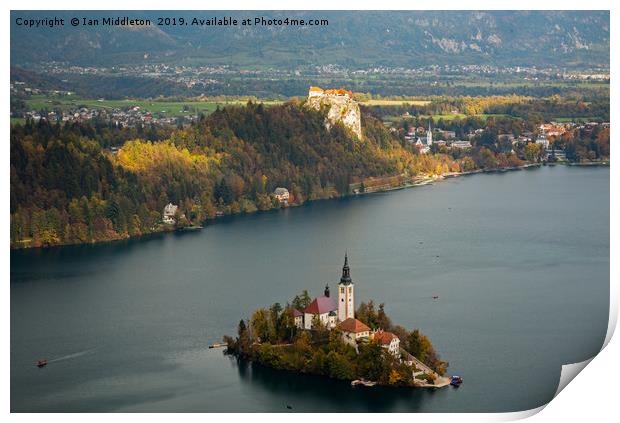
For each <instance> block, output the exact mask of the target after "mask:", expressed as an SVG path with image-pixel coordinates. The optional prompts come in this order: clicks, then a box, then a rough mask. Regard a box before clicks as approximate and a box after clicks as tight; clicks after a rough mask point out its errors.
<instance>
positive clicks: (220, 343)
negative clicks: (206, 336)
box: [209, 342, 228, 348]
mask: <svg viewBox="0 0 620 423" xmlns="http://www.w3.org/2000/svg"><path fill="white" fill-rule="evenodd" d="M226 346H228V344H226V343H225V342H216V343H214V344H211V345H209V348H224V347H226Z"/></svg>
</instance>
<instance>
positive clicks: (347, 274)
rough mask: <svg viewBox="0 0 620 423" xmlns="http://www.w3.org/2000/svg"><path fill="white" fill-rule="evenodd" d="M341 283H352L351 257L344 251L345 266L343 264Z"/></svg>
mask: <svg viewBox="0 0 620 423" xmlns="http://www.w3.org/2000/svg"><path fill="white" fill-rule="evenodd" d="M340 283H341V284H344V285H349V284H350V283H351V269H349V257H348V256H347V253H344V266H342V277H341V278H340Z"/></svg>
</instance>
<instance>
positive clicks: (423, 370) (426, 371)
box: [400, 348, 450, 388]
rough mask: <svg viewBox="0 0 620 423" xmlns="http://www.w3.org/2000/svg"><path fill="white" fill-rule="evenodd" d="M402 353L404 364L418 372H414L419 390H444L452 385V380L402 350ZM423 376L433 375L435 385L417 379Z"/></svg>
mask: <svg viewBox="0 0 620 423" xmlns="http://www.w3.org/2000/svg"><path fill="white" fill-rule="evenodd" d="M400 353H401V356H402V358H403V361H404V362H406V363H407V364H408V365H410V366H412V367H414V368H416V369H417V370H418V371H417V372H416V371H414V372H413V383H414V385H415V386H417V387H419V388H444V387H446V386H449V385H450V378H448V377H444V376H441V375H440V374H438V373H437V372H436V371H434V370H433V369H431V368H430V367H428V366H427V365H426V364H424V363H422V362H421V361H420V360H418V359H417V358H416V357H414V356H413V355H411V354H409V353H408V352H407V351H405V350H404V349H402V348H401V349H400ZM421 375H432V376H433V377H434V378H435V381H434V382H435V383H428V382H427V381H426V380H425V379H417V378H416V377H417V376H421Z"/></svg>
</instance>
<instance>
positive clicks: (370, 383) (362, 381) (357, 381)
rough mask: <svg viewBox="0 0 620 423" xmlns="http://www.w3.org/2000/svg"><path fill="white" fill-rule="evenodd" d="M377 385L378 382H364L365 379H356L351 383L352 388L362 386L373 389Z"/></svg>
mask: <svg viewBox="0 0 620 423" xmlns="http://www.w3.org/2000/svg"><path fill="white" fill-rule="evenodd" d="M376 384H377V382H372V381H370V380H364V379H355V380H353V381H351V386H357V385H362V386H367V387H372V386H375V385H376Z"/></svg>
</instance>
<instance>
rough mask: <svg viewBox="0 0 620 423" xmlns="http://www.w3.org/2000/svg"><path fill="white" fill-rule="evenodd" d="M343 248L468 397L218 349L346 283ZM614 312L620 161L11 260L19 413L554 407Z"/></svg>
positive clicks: (355, 270) (361, 281)
mask: <svg viewBox="0 0 620 423" xmlns="http://www.w3.org/2000/svg"><path fill="white" fill-rule="evenodd" d="M345 251H348V255H349V264H350V265H351V275H352V278H353V281H354V283H355V284H356V285H355V286H356V302H357V305H359V302H360V301H365V300H369V299H374V300H375V302H377V303H380V302H384V303H385V304H386V311H387V313H388V315H390V317H391V318H392V320H393V321H394V322H395V323H398V324H401V325H403V326H405V327H407V328H410V329H412V328H419V329H420V330H421V331H422V332H423V333H425V334H426V335H428V336H429V338H430V339H431V341H432V342H433V344H434V346H435V349H436V350H437V352H438V353H439V354H440V355H441V357H442V358H444V359H445V360H447V361H449V362H450V367H449V369H448V373H449V374H454V373H456V374H460V375H462V376H463V377H464V380H465V382H464V384H463V385H462V386H461V387H460V388H459V389H454V388H444V389H441V390H437V391H426V390H412V389H387V388H377V387H375V388H365V389H363V388H351V387H350V386H349V384H348V383H345V382H336V381H332V380H329V379H324V378H320V377H312V376H301V375H294V374H290V373H286V372H279V371H274V370H270V369H266V368H262V367H260V366H252V365H247V364H238V363H237V362H236V361H235V360H234V359H231V358H229V357H227V356H224V355H223V353H222V350H217V349H208V348H207V347H208V345H209V344H210V343H213V342H216V341H219V340H220V339H221V337H222V335H224V334H234V333H235V331H236V327H237V324H238V322H239V319H240V318H241V317H249V315H250V314H251V312H252V311H253V310H254V309H256V308H258V307H261V306H268V305H270V304H272V303H273V302H275V301H279V302H281V303H285V302H286V301H289V300H290V299H291V298H292V297H293V296H295V295H296V294H297V293H299V292H300V291H302V290H303V289H308V290H309V291H310V293H311V295H312V296H317V295H321V293H322V290H323V288H324V286H325V284H326V283H329V284H330V286H331V287H332V290H334V288H335V286H336V284H337V282H338V280H339V278H340V273H341V268H342V263H343V258H344V253H345ZM433 295H438V296H439V299H438V300H433V299H432V296H433ZM608 313H609V168H582V167H564V166H555V167H542V168H539V169H532V170H523V171H517V172H507V173H502V174H482V175H472V176H467V177H462V178H454V179H448V180H445V181H443V182H440V183H436V184H434V185H429V186H423V187H416V188H412V189H406V190H400V191H392V192H388V193H378V194H372V195H367V196H361V197H355V198H347V199H342V200H333V201H319V202H314V203H312V204H309V205H306V206H303V207H297V208H289V209H286V210H281V211H276V212H269V213H259V214H255V215H248V216H239V217H234V218H225V219H221V220H219V221H218V222H217V223H215V224H211V225H208V226H207V227H206V228H205V229H204V230H202V231H200V232H191V233H179V234H175V233H169V234H161V235H156V236H152V237H149V238H145V239H138V240H130V241H123V242H118V243H111V244H104V245H94V246H92V245H89V246H75V247H60V248H54V249H48V250H30V251H12V252H11V410H12V411H13V412H20V411H92V412H100V411H123V412H133V411H142V412H151V411H154V412H155V411H175V412H183V411H188V412H189V411H191V412H209V411H218V412H227V411H238V412H252V411H262V412H268V411H269V412H291V411H292V412H300V411H305V412H311V411H316V412H327V411H329V412H341V411H342V412H363V411H398V412H416V411H419V412H452V411H453V412H457V411H467V412H490V411H492V412H499V411H518V410H525V409H530V408H534V407H538V406H540V405H542V404H544V403H546V402H548V401H549V400H550V399H551V398H552V397H553V394H554V392H555V390H556V388H557V384H558V381H559V377H560V371H561V365H562V364H565V363H573V362H579V361H582V360H585V359H587V358H589V357H591V356H592V355H594V354H596V353H597V352H598V351H599V350H600V348H601V345H602V343H603V340H604V337H605V333H606V330H607V322H608ZM41 358H47V359H48V360H50V363H49V365H48V366H47V367H44V368H42V369H39V368H37V367H36V366H35V365H34V363H35V362H36V360H37V359H41ZM287 404H290V405H291V406H292V407H293V409H292V410H288V409H287V408H286V405H287Z"/></svg>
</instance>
